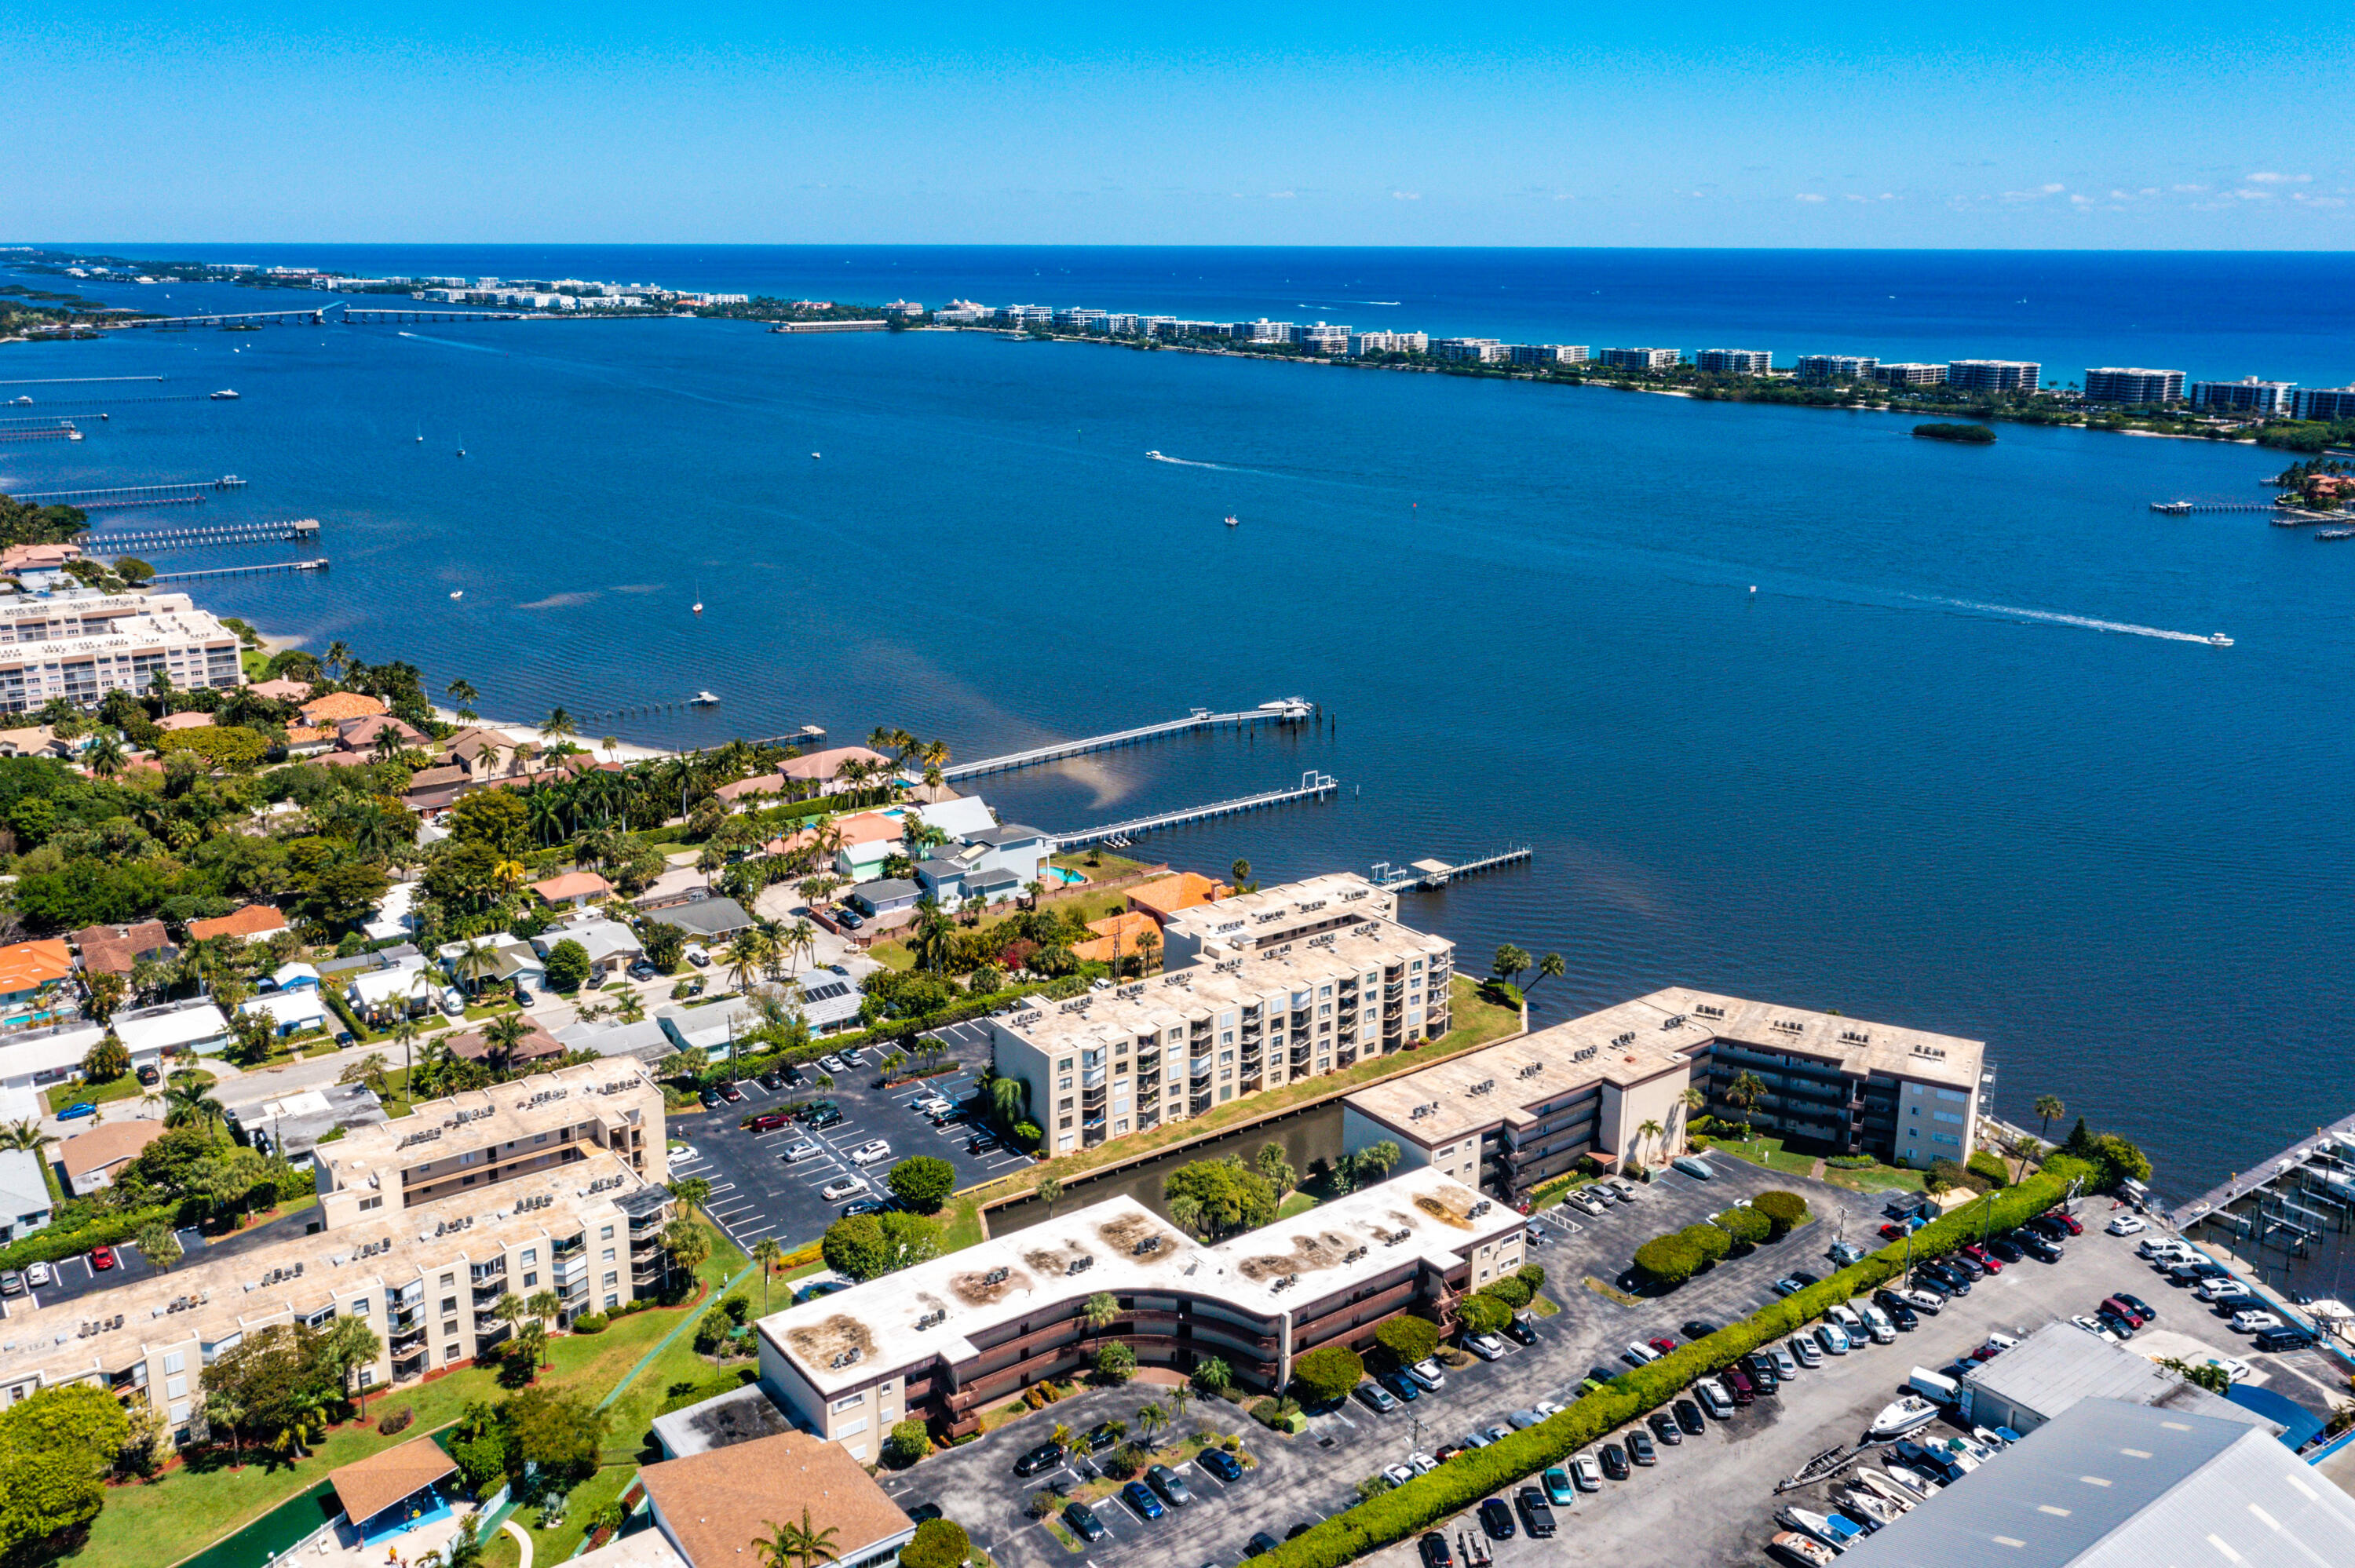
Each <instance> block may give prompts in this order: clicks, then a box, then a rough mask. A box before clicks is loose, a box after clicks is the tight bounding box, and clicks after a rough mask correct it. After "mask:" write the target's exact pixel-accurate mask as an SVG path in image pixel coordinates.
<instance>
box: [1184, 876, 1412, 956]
mask: <svg viewBox="0 0 2355 1568" xmlns="http://www.w3.org/2000/svg"><path fill="white" fill-rule="evenodd" d="M1397 919H1398V895H1397V894H1395V893H1391V892H1388V891H1385V890H1384V889H1382V888H1379V887H1376V886H1375V885H1373V884H1372V883H1370V882H1368V881H1367V880H1366V879H1365V878H1364V877H1362V876H1359V875H1358V874H1356V873H1355V872H1348V871H1337V872H1328V873H1327V874H1324V875H1322V876H1311V877H1306V878H1304V879H1303V880H1301V881H1299V882H1287V883H1284V885H1281V886H1277V887H1263V888H1261V889H1260V890H1259V891H1258V892H1256V893H1238V894H1236V895H1233V896H1231V897H1229V898H1222V899H1220V900H1219V901H1218V902H1217V903H1215V904H1198V905H1196V906H1193V907H1192V908H1189V909H1182V910H1179V911H1178V912H1177V914H1175V915H1173V916H1170V917H1169V920H1168V923H1167V925H1165V926H1164V927H1162V931H1161V950H1162V954H1163V961H1164V963H1165V964H1166V965H1169V966H1175V965H1177V964H1190V963H1196V962H1200V961H1204V960H1208V961H1209V962H1212V963H1218V962H1222V961H1224V960H1225V959H1234V958H1242V957H1246V956H1248V955H1251V954H1254V953H1265V952H1272V951H1274V950H1277V949H1279V948H1284V947H1285V946H1286V945H1288V944H1290V943H1293V942H1300V941H1305V940H1307V939H1308V938H1311V937H1317V936H1322V935H1323V934H1324V933H1326V932H1327V931H1337V930H1340V929H1342V928H1343V927H1348V926H1354V925H1358V924H1359V923H1360V922H1363V921H1367V920H1389V921H1396V920H1397Z"/></svg>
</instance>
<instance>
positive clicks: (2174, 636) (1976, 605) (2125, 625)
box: [1906, 594, 2212, 643]
mask: <svg viewBox="0 0 2355 1568" xmlns="http://www.w3.org/2000/svg"><path fill="white" fill-rule="evenodd" d="M1906 597H1907V598H1908V599H1919V600H1920V601H1921V602H1923V604H1943V605H1946V606H1949V607H1950V608H1952V609H1968V610H1976V611H1977V612H1979V613H1980V614H1983V615H2016V616H2019V618H2021V619H2022V620H2043V621H2050V622H2051V624H2053V625H2055V626H2082V627H2083V628H2084V629H2085V630H2088V631H2118V632H2124V633H2125V634H2126V636H2128V637H2157V638H2159V639H2161V640H2163V641H2169V642H2200V643H2206V642H2210V641H2212V640H2211V639H2210V638H2208V637H2204V636H2202V635H2200V633H2199V632H2196V631H2169V630H2167V628H2165V627H2163V626H2137V625H2135V624H2134V623H2133V622H2132V621H2126V620H2095V619H2094V617H2092V616H2090V615H2062V614H2061V613H2060V612H2059V611H2057V610H2050V609H2020V608H2019V606H2018V605H2013V604H1989V603H1987V602H1986V601H1985V600H1983V599H1943V598H1939V597H1937V596H1935V595H1933V594H1908V595H1907V596H1906Z"/></svg>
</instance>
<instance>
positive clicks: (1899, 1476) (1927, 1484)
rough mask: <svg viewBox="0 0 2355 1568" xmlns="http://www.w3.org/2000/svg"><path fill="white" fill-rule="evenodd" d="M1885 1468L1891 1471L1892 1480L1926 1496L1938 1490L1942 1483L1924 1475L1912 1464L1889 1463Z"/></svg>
mask: <svg viewBox="0 0 2355 1568" xmlns="http://www.w3.org/2000/svg"><path fill="white" fill-rule="evenodd" d="M1885 1468H1886V1469H1887V1470H1888V1471H1889V1478H1890V1479H1891V1480H1892V1481H1895V1482H1896V1483H1897V1484H1898V1485H1899V1486H1901V1487H1904V1488H1907V1489H1910V1490H1913V1491H1915V1492H1918V1493H1920V1494H1921V1495H1922V1496H1923V1497H1925V1498H1926V1497H1929V1496H1930V1495H1932V1494H1933V1493H1934V1492H1936V1491H1937V1490H1938V1489H1939V1487H1940V1485H1941V1483H1940V1482H1938V1481H1936V1480H1934V1479H1932V1478H1930V1477H1928V1476H1925V1475H1923V1473H1922V1472H1921V1471H1919V1470H1917V1469H1915V1468H1913V1467H1912V1466H1911V1465H1889V1466H1886V1467H1885Z"/></svg>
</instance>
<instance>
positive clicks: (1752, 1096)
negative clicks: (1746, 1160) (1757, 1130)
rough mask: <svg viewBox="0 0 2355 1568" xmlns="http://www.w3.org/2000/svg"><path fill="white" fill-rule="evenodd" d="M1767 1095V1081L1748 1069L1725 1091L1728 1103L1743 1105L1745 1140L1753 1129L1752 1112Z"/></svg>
mask: <svg viewBox="0 0 2355 1568" xmlns="http://www.w3.org/2000/svg"><path fill="white" fill-rule="evenodd" d="M1765 1097H1766V1084H1765V1081H1764V1079H1762V1078H1760V1077H1759V1076H1758V1075H1757V1074H1755V1073H1753V1072H1749V1071H1747V1070H1744V1071H1743V1072H1742V1074H1741V1075H1740V1076H1738V1077H1736V1078H1735V1079H1734V1080H1733V1082H1732V1085H1731V1086H1729V1087H1728V1088H1727V1089H1726V1091H1725V1098H1726V1101H1727V1103H1728V1104H1731V1105H1737V1106H1740V1107H1742V1139H1743V1141H1745V1142H1746V1141H1748V1140H1749V1139H1750V1137H1751V1134H1752V1131H1753V1128H1752V1127H1751V1125H1750V1112H1751V1110H1752V1108H1753V1107H1755V1106H1756V1105H1757V1104H1758V1102H1759V1101H1760V1100H1762V1099H1764V1098H1765Z"/></svg>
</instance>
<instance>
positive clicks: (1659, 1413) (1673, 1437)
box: [1644, 1410, 1685, 1447]
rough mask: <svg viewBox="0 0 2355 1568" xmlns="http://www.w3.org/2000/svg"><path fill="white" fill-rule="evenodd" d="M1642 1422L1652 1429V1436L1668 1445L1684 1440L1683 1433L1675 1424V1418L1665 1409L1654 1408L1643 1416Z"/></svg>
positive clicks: (1674, 1444) (1671, 1445) (1672, 1445)
mask: <svg viewBox="0 0 2355 1568" xmlns="http://www.w3.org/2000/svg"><path fill="white" fill-rule="evenodd" d="M1644 1424H1645V1425H1647V1426H1649V1427H1650V1428H1651V1429H1652V1436H1655V1437H1657V1438H1658V1439H1659V1440H1660V1441H1661V1442H1663V1443H1666V1444H1668V1446H1670V1447H1674V1446H1677V1445H1678V1444H1679V1443H1681V1442H1683V1441H1684V1440H1685V1435H1684V1433H1683V1432H1682V1431H1681V1430H1680V1429H1679V1428H1678V1425H1677V1418H1676V1417H1675V1416H1673V1415H1671V1414H1668V1412H1667V1411H1665V1410H1655V1411H1654V1412H1652V1414H1649V1415H1647V1416H1646V1417H1644Z"/></svg>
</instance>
